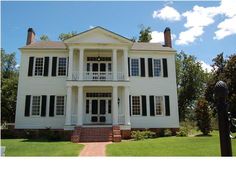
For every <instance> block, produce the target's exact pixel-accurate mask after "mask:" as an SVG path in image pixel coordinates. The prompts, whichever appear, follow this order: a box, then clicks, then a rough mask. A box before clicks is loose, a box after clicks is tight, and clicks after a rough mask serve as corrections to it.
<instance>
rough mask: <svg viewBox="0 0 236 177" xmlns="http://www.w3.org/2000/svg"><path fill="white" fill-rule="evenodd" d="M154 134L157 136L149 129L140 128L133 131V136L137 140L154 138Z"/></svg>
mask: <svg viewBox="0 0 236 177" xmlns="http://www.w3.org/2000/svg"><path fill="white" fill-rule="evenodd" d="M154 136H155V133H154V132H152V131H149V130H145V131H139V130H138V131H132V132H131V138H133V139H134V140H135V141H137V140H143V139H148V138H153V137H154Z"/></svg>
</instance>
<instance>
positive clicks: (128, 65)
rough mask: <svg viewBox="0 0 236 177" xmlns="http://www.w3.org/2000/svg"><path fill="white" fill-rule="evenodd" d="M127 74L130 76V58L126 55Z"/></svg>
mask: <svg viewBox="0 0 236 177" xmlns="http://www.w3.org/2000/svg"><path fill="white" fill-rule="evenodd" d="M128 74H129V76H130V58H129V57H128Z"/></svg>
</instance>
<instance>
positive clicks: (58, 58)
mask: <svg viewBox="0 0 236 177" xmlns="http://www.w3.org/2000/svg"><path fill="white" fill-rule="evenodd" d="M60 59H66V74H65V75H59V60H60ZM67 68H68V60H67V58H66V57H57V76H58V77H67V72H68V71H67Z"/></svg>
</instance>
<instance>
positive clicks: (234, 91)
mask: <svg viewBox="0 0 236 177" xmlns="http://www.w3.org/2000/svg"><path fill="white" fill-rule="evenodd" d="M213 62H214V63H213V65H212V66H213V68H214V70H213V73H212V75H211V77H210V79H209V81H208V82H207V88H206V91H205V98H206V100H207V101H208V102H209V103H210V105H211V107H214V102H215V100H214V97H213V94H214V87H215V84H216V83H217V82H218V81H219V80H222V81H224V82H225V83H226V84H227V86H228V89H229V95H228V103H229V110H228V111H229V112H231V113H232V115H233V116H234V117H235V116H236V54H233V55H231V56H229V57H228V59H225V58H224V56H223V53H221V54H219V55H217V56H216V57H215V58H214V59H213Z"/></svg>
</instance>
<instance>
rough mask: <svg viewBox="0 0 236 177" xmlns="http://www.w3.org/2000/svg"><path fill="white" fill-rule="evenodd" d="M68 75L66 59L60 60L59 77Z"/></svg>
mask: <svg viewBox="0 0 236 177" xmlns="http://www.w3.org/2000/svg"><path fill="white" fill-rule="evenodd" d="M65 75H66V58H59V63H58V76H65Z"/></svg>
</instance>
